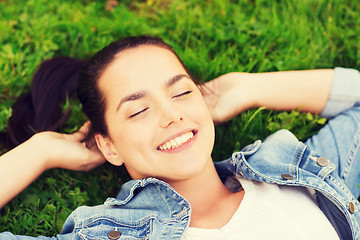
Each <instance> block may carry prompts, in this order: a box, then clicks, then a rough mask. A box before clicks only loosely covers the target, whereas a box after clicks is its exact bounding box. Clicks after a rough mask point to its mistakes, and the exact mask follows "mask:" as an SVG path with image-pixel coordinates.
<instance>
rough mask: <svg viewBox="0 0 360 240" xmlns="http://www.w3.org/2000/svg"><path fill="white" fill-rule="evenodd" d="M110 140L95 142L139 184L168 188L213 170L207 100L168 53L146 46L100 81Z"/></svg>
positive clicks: (122, 56) (124, 56)
mask: <svg viewBox="0 0 360 240" xmlns="http://www.w3.org/2000/svg"><path fill="white" fill-rule="evenodd" d="M99 88H100V91H101V92H102V93H103V95H104V96H105V101H106V109H105V121H106V124H107V127H108V132H109V136H107V137H104V136H101V135H97V136H96V141H97V143H98V146H99V149H100V150H101V151H102V152H103V154H104V156H105V158H107V159H108V161H109V162H111V163H113V164H114V165H121V164H123V163H124V164H125V167H126V168H127V170H128V172H129V174H130V175H131V176H132V178H134V179H139V178H145V177H157V178H159V179H162V180H164V181H167V182H171V181H178V180H186V179H188V178H191V177H193V176H196V175H199V174H201V173H202V172H205V171H204V170H205V169H206V168H207V167H209V166H210V165H211V164H212V160H211V151H212V148H213V144H214V125H213V122H212V119H211V116H210V114H209V111H208V109H207V106H206V105H205V102H204V100H203V97H202V95H201V93H200V91H199V89H198V88H197V86H196V85H195V84H194V82H193V81H192V80H191V79H190V76H189V75H188V74H187V72H186V70H185V69H184V68H183V66H182V65H181V63H180V62H179V61H178V59H177V58H176V56H175V55H174V54H173V53H172V52H171V51H169V50H167V49H164V48H161V47H157V46H153V45H142V46H139V47H136V48H131V49H127V50H124V51H122V52H120V53H119V54H117V56H116V58H115V60H114V61H113V62H112V63H111V64H110V66H108V68H107V69H106V70H105V72H104V73H103V74H102V76H101V77H100V80H99Z"/></svg>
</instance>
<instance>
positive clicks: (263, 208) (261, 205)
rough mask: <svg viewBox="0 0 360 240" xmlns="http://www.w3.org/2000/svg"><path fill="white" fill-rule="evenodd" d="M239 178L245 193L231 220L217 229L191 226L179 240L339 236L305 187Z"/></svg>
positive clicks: (329, 237) (330, 238)
mask: <svg viewBox="0 0 360 240" xmlns="http://www.w3.org/2000/svg"><path fill="white" fill-rule="evenodd" d="M238 180H239V181H240V183H241V185H242V187H243V189H244V190H245V196H244V198H243V200H242V202H241V204H240V206H239V208H238V209H237V210H236V212H235V214H234V215H233V216H232V218H231V219H230V221H229V222H228V223H227V224H226V225H224V226H223V227H221V228H220V229H202V228H193V227H190V228H188V229H186V230H185V232H184V235H183V237H182V238H181V239H182V240H196V239H261V240H267V239H269V240H270V239H274V240H275V239H276V240H281V239H284V240H290V239H291V240H300V239H301V240H302V239H303V240H305V239H306V240H309V239H327V240H332V239H334V240H335V239H336V240H338V239H339V237H338V235H337V233H336V231H335V229H334V228H333V226H332V225H331V223H330V222H329V220H328V219H327V218H326V216H325V215H324V214H323V212H322V211H321V210H320V208H319V207H318V205H317V203H316V200H315V199H314V198H313V196H312V195H311V194H310V192H309V191H308V189H306V188H304V187H289V186H279V185H276V184H269V183H264V182H256V181H251V180H246V179H242V178H238Z"/></svg>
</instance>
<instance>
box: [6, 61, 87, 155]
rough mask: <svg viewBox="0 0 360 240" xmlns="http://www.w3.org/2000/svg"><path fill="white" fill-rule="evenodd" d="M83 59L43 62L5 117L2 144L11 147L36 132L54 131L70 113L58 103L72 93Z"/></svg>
mask: <svg viewBox="0 0 360 240" xmlns="http://www.w3.org/2000/svg"><path fill="white" fill-rule="evenodd" d="M84 65H85V61H83V60H80V59H75V58H69V57H57V58H52V59H49V60H46V61H44V62H43V63H42V64H41V65H40V66H39V68H38V70H37V71H36V73H35V75H34V77H33V80H32V86H31V91H30V92H28V93H25V94H23V95H21V96H20V97H19V98H18V99H17V101H16V102H15V104H14V105H13V108H12V115H11V117H10V118H9V120H8V128H7V131H8V132H7V134H6V137H5V138H6V140H5V145H6V147H7V148H13V147H15V146H17V145H19V144H20V143H22V142H24V141H26V140H27V139H29V138H30V137H31V136H32V135H33V134H35V133H37V132H40V131H46V130H49V131H58V130H59V128H60V127H61V125H62V124H63V123H64V122H65V121H66V119H67V118H68V116H69V115H70V109H68V111H66V112H65V113H64V114H63V113H62V112H61V103H63V101H64V100H65V99H66V98H67V97H69V98H72V97H75V96H76V88H77V83H78V78H79V72H80V70H81V69H82V68H83V66H84Z"/></svg>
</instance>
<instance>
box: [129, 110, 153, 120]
mask: <svg viewBox="0 0 360 240" xmlns="http://www.w3.org/2000/svg"><path fill="white" fill-rule="evenodd" d="M148 109H149V108H144V109H142V110H141V111H138V112H136V113H134V114H132V115H130V116H129V118H133V117H135V116H137V115H139V114H141V113H143V112H145V111H146V110H148Z"/></svg>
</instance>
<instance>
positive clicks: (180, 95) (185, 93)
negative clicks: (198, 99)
mask: <svg viewBox="0 0 360 240" xmlns="http://www.w3.org/2000/svg"><path fill="white" fill-rule="evenodd" d="M190 93H192V91H190V90H189V91H186V92H183V93H180V94H178V95H175V96H173V98H177V97H182V96H184V95H187V94H190Z"/></svg>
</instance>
